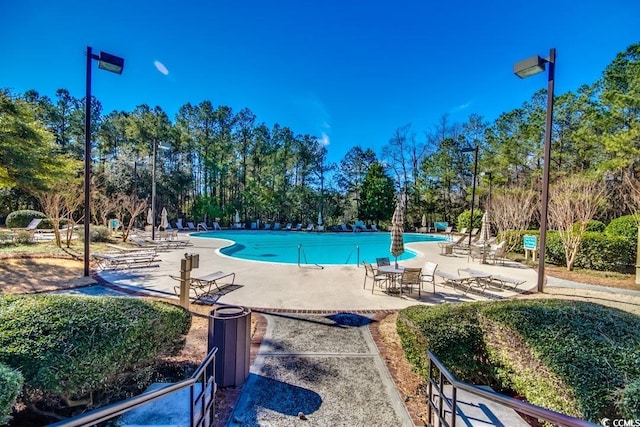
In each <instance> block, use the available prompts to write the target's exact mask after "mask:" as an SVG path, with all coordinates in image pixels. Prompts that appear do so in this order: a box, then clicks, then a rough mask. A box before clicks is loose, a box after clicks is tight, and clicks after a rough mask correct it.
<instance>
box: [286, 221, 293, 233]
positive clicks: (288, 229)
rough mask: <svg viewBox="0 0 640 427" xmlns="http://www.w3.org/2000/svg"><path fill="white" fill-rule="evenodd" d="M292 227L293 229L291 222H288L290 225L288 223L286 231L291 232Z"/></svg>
mask: <svg viewBox="0 0 640 427" xmlns="http://www.w3.org/2000/svg"><path fill="white" fill-rule="evenodd" d="M291 227H292V225H291V223H290V222H288V223H287V225H285V226H284V229H285V230H286V231H291Z"/></svg>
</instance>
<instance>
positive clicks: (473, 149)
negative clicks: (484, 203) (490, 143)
mask: <svg viewBox="0 0 640 427" xmlns="http://www.w3.org/2000/svg"><path fill="white" fill-rule="evenodd" d="M479 149H480V146H478V145H476V146H475V147H465V148H463V149H461V150H460V152H462V153H471V152H473V153H474V154H473V187H472V190H471V219H470V220H469V246H471V237H472V231H473V205H474V204H475V203H474V202H475V198H476V176H478V150H479Z"/></svg>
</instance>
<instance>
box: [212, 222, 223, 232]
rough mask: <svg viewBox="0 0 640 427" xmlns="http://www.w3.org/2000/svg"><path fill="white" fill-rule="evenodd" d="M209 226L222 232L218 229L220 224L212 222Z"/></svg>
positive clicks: (220, 228)
mask: <svg viewBox="0 0 640 427" xmlns="http://www.w3.org/2000/svg"><path fill="white" fill-rule="evenodd" d="M211 226H212V227H213V229H214V230H222V227H220V224H218V222H217V221H213V224H211Z"/></svg>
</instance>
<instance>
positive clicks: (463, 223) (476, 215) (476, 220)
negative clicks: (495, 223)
mask: <svg viewBox="0 0 640 427" xmlns="http://www.w3.org/2000/svg"><path fill="white" fill-rule="evenodd" d="M483 214H484V212H482V211H481V210H476V209H474V210H473V227H471V228H480V227H482V215H483ZM470 218H471V210H470V209H468V210H466V211H463V212H462V213H461V214H460V215H458V222H457V228H458V230H460V229H461V228H463V227H467V228H469V222H470V221H469V219H470Z"/></svg>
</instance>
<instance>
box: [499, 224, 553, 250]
mask: <svg viewBox="0 0 640 427" xmlns="http://www.w3.org/2000/svg"><path fill="white" fill-rule="evenodd" d="M525 235H530V236H536V237H537V238H538V242H539V241H540V230H507V231H505V232H502V233H500V234H499V235H498V241H500V240H504V241H505V242H506V243H505V247H506V248H513V249H512V250H510V251H509V252H517V253H524V248H523V247H522V243H523V241H524V236H525ZM548 236H549V233H547V240H548V238H549V237H548Z"/></svg>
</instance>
